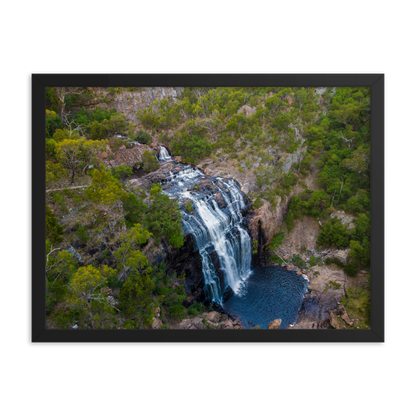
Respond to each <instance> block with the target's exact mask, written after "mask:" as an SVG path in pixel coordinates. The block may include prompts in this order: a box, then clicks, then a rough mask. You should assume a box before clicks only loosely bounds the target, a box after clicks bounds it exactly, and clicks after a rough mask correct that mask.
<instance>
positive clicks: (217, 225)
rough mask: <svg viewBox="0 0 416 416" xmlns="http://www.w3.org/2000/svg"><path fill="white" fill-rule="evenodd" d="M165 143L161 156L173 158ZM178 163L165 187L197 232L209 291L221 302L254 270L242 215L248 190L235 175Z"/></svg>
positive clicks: (185, 221) (191, 229)
mask: <svg viewBox="0 0 416 416" xmlns="http://www.w3.org/2000/svg"><path fill="white" fill-rule="evenodd" d="M162 149H163V150H165V151H166V149H165V148H163V147H161V150H160V156H159V159H160V160H163V161H165V160H170V156H169V154H168V157H169V159H166V156H165V155H164V154H163V153H162ZM166 153H167V151H166ZM162 156H163V158H164V159H161V157H162ZM176 169H177V170H176V172H169V174H168V175H167V178H166V180H167V184H168V189H166V190H165V191H164V192H166V193H167V194H168V195H169V196H170V197H172V198H178V199H179V204H180V206H181V211H182V215H183V216H182V221H183V226H184V231H185V233H189V234H191V235H192V237H193V240H194V242H195V247H196V249H197V250H198V251H199V253H200V255H201V258H202V272H203V275H204V282H205V288H204V291H205V295H206V297H207V298H209V299H211V300H212V301H215V302H218V303H222V301H223V295H224V293H225V292H226V291H228V292H229V291H230V289H232V291H233V292H234V293H238V291H239V289H240V286H241V284H242V283H243V282H244V281H245V280H246V279H247V278H248V276H249V275H250V272H251V239H250V236H249V235H248V233H247V231H246V230H245V228H244V226H243V215H242V211H243V210H244V209H245V208H246V203H245V202H244V194H243V193H242V192H241V190H240V189H239V187H238V185H237V184H236V182H235V181H234V180H233V179H222V178H214V177H210V176H206V175H204V173H203V172H202V171H200V170H199V169H197V168H192V167H191V166H178V167H177V168H176ZM203 184H205V185H203ZM216 266H217V267H216ZM228 288H230V289H228Z"/></svg>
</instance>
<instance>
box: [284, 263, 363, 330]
mask: <svg viewBox="0 0 416 416" xmlns="http://www.w3.org/2000/svg"><path fill="white" fill-rule="evenodd" d="M311 271H312V274H309V279H310V284H309V286H308V293H307V294H306V295H305V296H304V299H303V303H302V307H301V309H300V311H299V314H298V321H297V323H296V324H295V325H294V326H293V327H292V328H293V329H326V328H329V325H331V326H332V327H333V328H336V329H337V328H344V325H343V324H342V321H340V320H339V319H337V317H338V316H339V317H340V318H341V319H342V320H343V321H344V322H345V323H346V324H347V325H350V326H351V325H353V321H352V320H351V319H350V317H349V316H348V314H347V312H346V310H345V308H344V307H343V306H342V305H341V304H340V302H341V300H342V298H343V297H344V296H345V295H346V292H345V290H346V288H348V287H351V286H360V287H361V286H363V285H364V284H365V282H366V275H365V274H362V275H359V276H357V277H353V278H352V277H348V276H347V275H346V274H345V273H344V272H343V271H342V269H339V268H337V267H334V266H315V267H312V268H311Z"/></svg>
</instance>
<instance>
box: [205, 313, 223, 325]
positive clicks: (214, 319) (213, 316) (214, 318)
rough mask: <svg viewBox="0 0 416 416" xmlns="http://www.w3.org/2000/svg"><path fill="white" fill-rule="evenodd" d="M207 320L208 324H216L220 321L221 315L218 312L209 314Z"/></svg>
mask: <svg viewBox="0 0 416 416" xmlns="http://www.w3.org/2000/svg"><path fill="white" fill-rule="evenodd" d="M207 319H208V321H210V322H214V323H218V322H219V321H220V319H221V314H220V313H219V312H215V311H213V312H210V313H209V314H208V315H207Z"/></svg>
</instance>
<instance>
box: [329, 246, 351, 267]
mask: <svg viewBox="0 0 416 416" xmlns="http://www.w3.org/2000/svg"><path fill="white" fill-rule="evenodd" d="M350 252H351V249H349V248H348V249H346V250H338V251H336V252H335V253H334V257H333V258H334V259H336V260H338V261H339V262H341V263H342V264H347V262H348V256H349V254H350Z"/></svg>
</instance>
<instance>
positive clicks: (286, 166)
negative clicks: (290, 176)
mask: <svg viewBox="0 0 416 416" xmlns="http://www.w3.org/2000/svg"><path fill="white" fill-rule="evenodd" d="M305 152H306V148H300V149H298V150H297V151H296V152H294V153H292V154H289V155H287V156H286V158H285V159H284V161H283V164H282V170H283V172H284V173H288V172H289V171H290V169H291V168H292V166H293V165H294V164H298V163H300V162H301V161H302V159H303V154H304V153H305Z"/></svg>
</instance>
